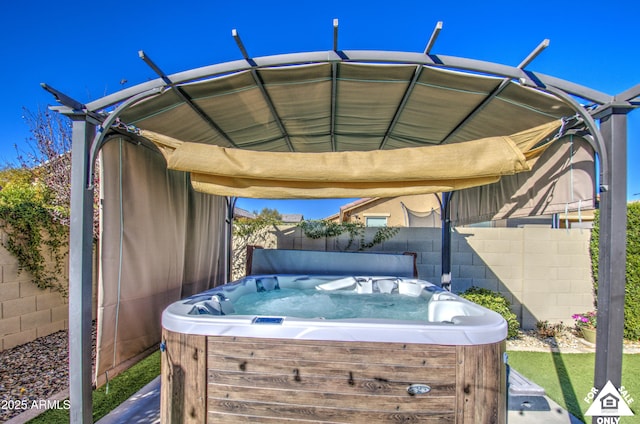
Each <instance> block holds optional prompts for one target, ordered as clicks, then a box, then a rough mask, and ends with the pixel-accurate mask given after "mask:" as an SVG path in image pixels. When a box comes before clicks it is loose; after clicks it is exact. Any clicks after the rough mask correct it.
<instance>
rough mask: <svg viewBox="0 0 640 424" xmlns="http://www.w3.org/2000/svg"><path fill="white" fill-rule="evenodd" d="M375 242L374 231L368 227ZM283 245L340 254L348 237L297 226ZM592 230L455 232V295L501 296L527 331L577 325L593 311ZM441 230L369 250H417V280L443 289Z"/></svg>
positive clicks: (406, 235) (410, 233)
mask: <svg viewBox="0 0 640 424" xmlns="http://www.w3.org/2000/svg"><path fill="white" fill-rule="evenodd" d="M367 231H369V233H367V234H368V236H369V238H371V236H372V235H373V232H374V231H375V230H374V229H369V230H367ZM277 237H278V248H280V249H305V250H342V249H343V248H344V247H345V246H346V245H347V242H348V237H346V236H341V237H339V238H337V239H317V240H312V239H308V238H306V237H305V236H304V234H303V233H302V231H301V230H300V229H299V228H292V229H288V230H287V231H280V232H278V234H277ZM589 238H590V231H589V230H586V229H571V230H567V229H551V228H541V227H524V228H457V229H455V230H454V232H453V234H452V253H451V255H452V259H451V263H452V267H451V274H452V280H453V290H454V291H455V292H462V291H464V290H466V289H468V288H469V287H471V286H477V287H484V288H487V289H490V290H494V291H498V292H500V293H502V294H504V295H505V296H506V297H507V298H508V299H509V300H511V302H512V305H513V306H512V308H513V311H514V312H515V313H516V314H517V315H518V318H519V319H520V322H521V324H522V326H523V328H526V329H530V328H535V325H536V323H537V322H538V321H549V322H552V323H558V322H563V323H565V324H566V325H572V324H573V320H572V319H571V315H572V314H574V313H577V312H585V311H588V310H592V309H593V301H594V297H593V288H592V279H591V259H590V255H589ZM441 243H442V240H441V233H440V229H437V228H401V229H400V230H399V232H398V234H397V235H396V236H395V237H393V238H392V239H390V240H387V241H385V242H384V243H383V244H382V245H380V246H376V247H374V248H373V249H371V250H372V251H386V252H406V251H411V252H416V253H417V254H418V273H419V275H420V278H423V279H425V280H429V281H431V282H433V283H436V284H439V282H440V275H441V259H440V251H441Z"/></svg>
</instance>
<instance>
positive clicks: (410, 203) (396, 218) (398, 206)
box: [336, 194, 440, 227]
mask: <svg viewBox="0 0 640 424" xmlns="http://www.w3.org/2000/svg"><path fill="white" fill-rule="evenodd" d="M402 203H404V205H405V206H406V207H407V208H409V209H411V210H413V211H417V212H429V211H431V210H432V209H435V210H439V209H440V203H439V202H438V198H437V197H436V195H435V194H418V195H413V196H399V197H390V198H376V199H371V200H368V201H363V202H362V203H361V204H355V205H354V206H353V207H349V208H348V209H346V210H345V211H344V221H346V222H361V223H362V224H365V222H366V217H367V216H381V217H382V216H384V217H386V218H387V226H389V227H406V226H407V222H406V217H405V212H404V209H403V208H402ZM336 220H337V219H336Z"/></svg>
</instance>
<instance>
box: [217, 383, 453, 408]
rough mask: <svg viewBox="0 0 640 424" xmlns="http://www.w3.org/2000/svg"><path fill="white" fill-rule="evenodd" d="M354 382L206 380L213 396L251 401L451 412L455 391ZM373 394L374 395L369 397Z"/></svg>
mask: <svg viewBox="0 0 640 424" xmlns="http://www.w3.org/2000/svg"><path fill="white" fill-rule="evenodd" d="M358 386H359V384H356V385H355V386H354V387H353V388H352V390H351V391H350V392H349V391H346V390H344V389H342V390H337V391H327V390H322V389H319V390H317V391H315V390H314V391H312V390H301V389H300V388H299V387H298V386H295V385H293V386H291V387H290V388H289V389H272V388H255V387H235V386H229V385H216V384H209V388H208V397H209V402H211V401H212V400H216V401H222V400H235V401H239V402H240V401H252V400H261V401H264V402H273V403H283V400H287V401H291V400H294V401H295V404H296V405H300V406H321V407H331V408H344V409H363V410H370V409H372V408H373V409H377V410H381V411H397V412H421V411H422V412H424V411H439V412H448V413H453V411H454V407H455V393H454V392H453V391H450V392H449V393H448V395H447V396H438V395H437V394H433V393H429V394H428V395H422V396H410V395H409V394H408V393H407V391H406V388H407V386H406V385H401V386H399V387H396V388H395V390H389V391H387V393H389V394H382V392H378V391H375V390H373V391H372V392H369V391H366V390H360V387H358ZM372 395H375V397H372Z"/></svg>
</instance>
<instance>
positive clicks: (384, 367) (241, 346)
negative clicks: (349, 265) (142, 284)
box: [161, 274, 507, 423]
mask: <svg viewBox="0 0 640 424" xmlns="http://www.w3.org/2000/svg"><path fill="white" fill-rule="evenodd" d="M285 295H286V296H285ZM296 296H301V297H300V298H298V297H296ZM263 299H264V300H265V302H266V301H267V300H268V302H266V303H265V304H264V305H263V304H262V300H263ZM279 302H280V303H282V304H284V306H283V308H285V309H283V310H285V311H288V313H281V314H278V313H275V312H277V311H278V305H279ZM305 302H306V303H305ZM345 302H346V303H345ZM359 303H363V304H365V305H373V304H377V306H376V307H374V308H367V310H366V311H363V312H362V313H357V312H353V311H352V310H351V305H355V304H359ZM247 304H248V305H254V306H256V307H258V308H262V307H264V308H267V309H262V310H261V309H258V310H255V311H251V310H250V309H246V307H247ZM322 304H327V305H328V306H329V308H328V309H329V310H328V311H327V312H325V313H322V311H321V310H320V309H318V308H317V306H318V305H322ZM267 305H268V306H267ZM332 305H333V307H331V306H332ZM345 305H348V306H345ZM405 305H406V306H405ZM325 306H326V305H325ZM274 307H275V309H273V308H274ZM291 307H293V312H292V309H291ZM296 308H297V309H296ZM390 309H392V310H394V312H393V313H388V311H387V310H390ZM265 311H266V312H265ZM345 311H347V312H346V313H345ZM335 312H338V314H337V315H336V314H335ZM398 315H399V316H398ZM162 325H163V342H162V347H163V351H164V354H163V365H162V396H161V409H162V414H161V416H162V422H166V423H169V422H174V421H176V419H180V420H184V421H186V422H198V423H202V422H210V423H219V422H220V423H223V422H229V423H239V422H251V423H254V422H287V421H289V422H301V421H304V422H332V423H334V422H342V423H358V422H367V423H374V422H380V423H390V422H407V421H409V422H414V421H416V422H459V423H462V422H466V423H500V422H505V420H506V375H505V365H504V361H503V354H504V347H505V344H504V340H505V338H506V335H507V324H506V322H505V321H504V319H503V318H502V317H501V316H500V315H498V314H496V313H495V312H492V311H489V310H487V309H485V308H483V307H480V306H478V305H476V304H473V303H471V302H469V301H467V300H465V299H462V298H460V297H458V296H456V295H454V294H452V293H449V292H447V291H444V290H442V289H440V288H439V287H437V286H435V285H433V284H431V283H429V282H427V281H423V280H419V279H416V278H406V277H394V276H326V275H272V274H269V275H255V276H250V277H246V278H243V279H241V280H239V281H237V282H234V283H230V284H226V285H224V286H220V287H216V288H214V289H211V290H208V291H206V292H203V293H200V294H198V295H195V296H191V297H189V298H187V299H184V300H181V301H179V302H175V303H173V304H171V305H170V306H169V307H167V308H166V309H165V311H164V313H163V316H162Z"/></svg>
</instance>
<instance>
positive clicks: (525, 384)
mask: <svg viewBox="0 0 640 424" xmlns="http://www.w3.org/2000/svg"><path fill="white" fill-rule="evenodd" d="M508 375H509V382H508V387H509V396H544V395H545V391H544V389H543V388H542V387H540V386H538V385H537V384H536V383H534V382H532V381H530V380H528V379H527V378H526V377H525V376H523V375H522V374H520V373H519V372H518V371H516V370H514V369H513V368H511V367H509V374H508Z"/></svg>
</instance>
